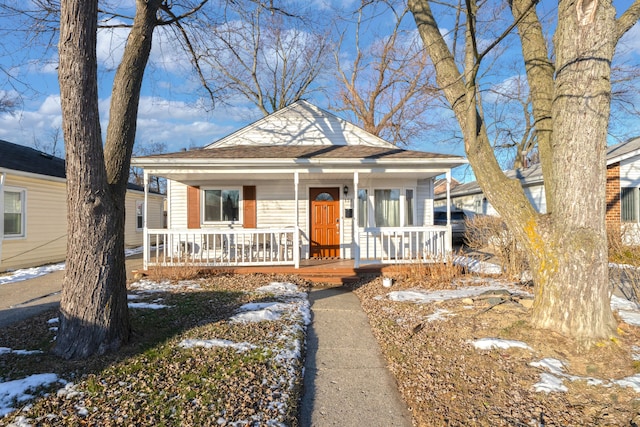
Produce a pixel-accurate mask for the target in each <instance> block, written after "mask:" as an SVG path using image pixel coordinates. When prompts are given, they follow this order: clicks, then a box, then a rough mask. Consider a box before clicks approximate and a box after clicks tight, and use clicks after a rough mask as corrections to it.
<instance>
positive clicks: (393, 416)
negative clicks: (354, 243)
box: [300, 288, 411, 427]
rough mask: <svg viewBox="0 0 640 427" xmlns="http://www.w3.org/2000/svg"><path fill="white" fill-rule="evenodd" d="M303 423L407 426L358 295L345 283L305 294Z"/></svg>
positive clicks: (406, 412) (304, 425) (407, 417)
mask: <svg viewBox="0 0 640 427" xmlns="http://www.w3.org/2000/svg"><path fill="white" fill-rule="evenodd" d="M309 300H310V303H311V311H312V323H311V325H309V330H308V334H307V357H306V361H305V378H304V391H303V398H302V408H301V419H300V425H301V426H302V427H308V426H318V427H320V426H322V427H323V426H343V427H350V426H366V427H377V426H380V427H383V426H411V415H410V413H409V410H408V409H407V407H406V405H405V403H404V401H402V398H401V397H400V393H399V391H398V389H397V386H396V384H395V381H394V379H393V377H392V375H391V373H390V372H389V370H388V369H387V366H386V363H385V360H384V358H383V356H382V353H381V351H380V347H379V346H378V342H377V341H376V339H375V338H374V336H373V333H372V332H371V327H370V326H369V321H368V318H367V316H366V314H365V313H364V311H363V310H362V308H361V306H360V301H359V300H358V298H357V297H356V296H355V295H354V294H353V293H351V292H350V291H349V290H347V289H345V288H326V289H314V290H312V291H311V293H310V294H309Z"/></svg>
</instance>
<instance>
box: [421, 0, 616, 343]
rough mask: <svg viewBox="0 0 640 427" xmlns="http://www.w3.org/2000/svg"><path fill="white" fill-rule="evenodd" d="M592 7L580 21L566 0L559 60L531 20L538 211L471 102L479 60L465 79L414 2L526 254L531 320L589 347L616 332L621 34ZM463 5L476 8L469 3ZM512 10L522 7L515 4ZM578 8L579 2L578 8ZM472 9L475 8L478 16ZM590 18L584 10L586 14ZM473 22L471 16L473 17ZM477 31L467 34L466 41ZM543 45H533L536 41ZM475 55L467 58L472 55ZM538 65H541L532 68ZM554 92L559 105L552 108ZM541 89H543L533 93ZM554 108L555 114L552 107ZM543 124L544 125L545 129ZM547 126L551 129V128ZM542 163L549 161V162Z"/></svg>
mask: <svg viewBox="0 0 640 427" xmlns="http://www.w3.org/2000/svg"><path fill="white" fill-rule="evenodd" d="M602 3H606V4H600V5H599V4H598V2H597V1H594V2H585V4H589V5H596V6H597V13H594V15H593V17H594V19H593V20H590V18H589V16H586V18H585V17H584V16H580V12H581V11H580V10H579V9H576V3H575V2H568V1H567V2H560V6H559V15H558V22H559V24H558V29H557V31H556V38H555V52H556V57H557V64H556V67H555V70H554V71H555V81H554V80H553V79H554V73H553V72H549V66H550V64H551V62H550V61H548V60H546V58H545V60H541V56H540V55H541V53H542V52H544V51H545V50H544V46H542V45H540V43H544V38H543V37H539V35H540V34H541V33H539V31H538V30H537V29H534V28H533V27H532V26H533V25H534V24H537V23H538V19H537V17H536V16H535V14H532V15H528V16H527V17H526V19H525V21H526V25H525V27H526V28H524V27H523V28H520V29H519V31H520V36H521V37H522V36H523V35H526V34H527V31H533V33H530V34H529V36H530V37H528V40H527V42H526V43H523V49H524V50H525V52H524V53H523V57H524V58H525V62H526V64H525V65H526V67H527V76H528V78H529V85H530V91H531V92H532V94H534V93H536V95H535V96H534V95H532V97H534V98H535V99H536V100H535V101H534V103H533V108H534V110H535V109H537V110H538V111H536V112H534V115H535V116H536V118H537V119H536V120H537V121H538V122H537V123H538V124H537V125H538V126H541V129H540V130H541V131H542V133H541V134H540V136H541V137H543V139H545V141H544V142H543V143H542V144H543V145H545V147H541V149H542V150H543V151H544V150H547V149H549V150H550V151H549V152H544V153H541V160H542V162H543V171H544V170H549V169H551V171H552V173H551V174H550V176H549V177H547V175H546V174H545V180H547V179H549V182H546V183H545V186H546V188H547V189H548V191H551V192H552V194H551V197H550V200H551V201H552V206H553V211H552V212H551V214H549V215H540V214H538V213H536V212H535V210H534V209H533V208H532V206H531V203H530V202H529V201H528V200H527V198H526V197H525V196H524V193H523V191H522V188H521V186H520V185H519V183H518V181H517V180H511V179H507V178H506V176H505V175H504V173H503V172H502V171H501V170H500V168H499V167H498V165H497V161H496V159H495V156H494V154H493V152H492V148H491V144H490V141H489V139H488V137H487V133H486V129H485V127H484V121H483V118H482V116H481V114H479V113H478V101H477V100H474V101H473V102H470V101H471V100H473V99H475V82H474V81H472V80H473V79H475V75H474V74H473V73H472V72H471V71H472V70H471V67H475V66H477V63H474V61H472V60H470V59H471V58H472V57H474V58H473V59H474V60H475V61H480V60H481V58H482V55H481V54H478V53H477V52H475V54H473V53H471V54H470V53H469V51H468V53H467V56H466V59H467V64H466V66H465V74H464V75H462V74H461V73H460V71H459V69H458V65H457V64H456V63H455V60H454V56H453V55H452V54H451V52H450V50H449V48H448V47H447V44H446V43H445V41H444V39H443V37H442V35H441V34H440V32H439V27H438V25H437V23H436V21H435V18H434V17H433V14H432V12H431V9H430V7H429V1H428V0H410V1H409V7H410V8H411V10H412V13H413V14H414V18H415V20H416V24H417V26H418V31H419V33H420V36H421V37H422V40H423V42H424V43H425V46H426V47H427V49H428V50H429V55H430V56H431V59H432V62H433V63H434V66H435V67H436V73H437V80H438V84H439V86H440V87H441V88H442V90H443V92H444V94H445V96H446V98H447V100H448V101H449V103H450V104H451V106H452V108H453V111H454V113H455V115H456V118H457V119H458V122H459V124H460V127H461V128H462V131H463V134H464V136H465V150H466V153H467V156H468V158H469V162H470V163H471V166H472V167H473V170H474V172H475V175H476V177H477V179H478V183H479V184H480V187H481V188H482V189H483V191H484V193H485V195H486V196H487V198H488V199H489V201H490V202H491V204H492V205H493V206H494V207H495V208H496V210H497V211H498V212H499V213H500V215H501V216H502V218H503V219H504V221H505V223H506V224H507V226H508V228H509V230H510V231H511V232H512V233H513V234H514V235H515V236H516V238H517V239H518V241H519V243H520V244H521V245H522V247H523V250H524V251H525V253H526V254H527V259H528V261H529V265H530V267H531V269H532V274H533V278H534V283H535V303H534V307H533V312H532V323H533V324H534V325H535V326H537V327H540V328H545V329H551V330H555V331H557V332H559V333H562V334H564V335H567V336H571V337H573V338H575V339H577V340H578V341H579V342H581V343H583V344H590V343H593V342H594V341H596V340H600V339H606V338H609V337H611V336H612V335H614V334H615V326H616V324H615V320H614V318H613V314H612V312H611V307H610V295H609V282H608V263H607V243H606V229H605V212H606V202H605V184H606V158H605V154H606V153H605V149H606V132H607V124H608V119H609V102H610V95H611V87H610V84H609V76H610V64H611V59H612V56H613V51H614V48H615V44H616V41H617V38H616V37H618V34H619V32H617V31H616V22H615V19H614V17H615V10H614V9H613V7H612V6H611V4H610V2H609V3H607V2H602ZM467 4H471V3H470V2H467ZM514 4H515V5H516V6H514V14H515V15H518V13H521V12H520V11H522V10H523V9H524V7H523V4H522V2H514ZM578 4H582V3H581V2H578ZM474 13H475V11H473V13H472V15H473V14H474ZM587 15H588V14H587ZM469 22H471V23H473V17H471V18H469ZM473 37H478V35H476V34H473V33H471V34H470V38H471V39H470V40H468V42H472V41H473V40H472V38H473ZM536 40H537V42H536ZM470 55H471V56H470ZM536 67H540V69H538V70H536V69H535V68H536ZM550 87H552V88H553V94H554V98H553V105H552V106H551V104H550V102H549V96H550ZM538 91H540V93H537V92H538ZM549 108H551V117H549V111H548V109H549ZM540 122H542V124H540ZM550 126H551V131H550ZM544 163H546V165H545V164H544Z"/></svg>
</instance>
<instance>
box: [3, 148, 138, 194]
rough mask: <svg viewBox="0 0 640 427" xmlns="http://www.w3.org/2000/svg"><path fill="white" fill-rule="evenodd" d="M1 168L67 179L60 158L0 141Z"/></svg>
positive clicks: (132, 184) (133, 188) (63, 163)
mask: <svg viewBox="0 0 640 427" xmlns="http://www.w3.org/2000/svg"><path fill="white" fill-rule="evenodd" d="M0 168H5V169H11V170H15V171H20V172H29V173H34V174H37V175H44V176H51V177H54V178H63V179H65V178H66V171H65V161H64V159H61V158H60V157H55V156H52V155H51V154H47V153H43V152H42V151H38V150H36V149H34V148H31V147H26V146H24V145H19V144H14V143H12V142H8V141H4V140H1V139H0ZM127 188H128V189H129V190H137V191H144V187H142V186H140V185H137V184H134V183H132V182H130V183H128V184H127Z"/></svg>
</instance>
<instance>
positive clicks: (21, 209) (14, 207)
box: [4, 189, 26, 238]
mask: <svg viewBox="0 0 640 427" xmlns="http://www.w3.org/2000/svg"><path fill="white" fill-rule="evenodd" d="M25 207H26V191H25V190H13V189H5V191H4V237H5V238H18V237H24V236H25V235H26V233H25V213H26V209H25Z"/></svg>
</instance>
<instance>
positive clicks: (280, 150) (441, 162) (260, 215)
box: [133, 101, 466, 267]
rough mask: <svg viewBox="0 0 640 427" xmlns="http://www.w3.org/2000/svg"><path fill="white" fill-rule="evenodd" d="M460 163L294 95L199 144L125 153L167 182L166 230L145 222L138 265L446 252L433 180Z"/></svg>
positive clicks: (447, 236) (376, 258)
mask: <svg viewBox="0 0 640 427" xmlns="http://www.w3.org/2000/svg"><path fill="white" fill-rule="evenodd" d="M465 163H466V160H465V159H464V158H463V157H460V156H455V155H447V154H434V153H426V152H422V151H410V150H403V149H400V148H398V147H396V146H394V145H392V144H390V143H388V142H386V141H384V140H382V139H380V138H378V137H377V136H374V135H372V134H370V133H368V132H366V131H364V130H363V129H361V128H359V127H357V126H355V125H353V124H352V123H349V122H347V121H345V120H343V119H341V118H339V117H337V116H335V115H333V114H331V113H329V112H327V111H325V110H322V109H320V108H318V107H316V106H314V105H312V104H310V103H308V102H305V101H299V102H296V103H294V104H292V105H290V106H288V107H286V108H283V109H281V110H279V111H277V112H275V113H273V114H271V115H269V116H266V117H264V118H262V119H260V120H258V121H256V122H255V123H253V124H251V125H249V126H246V127H245V128H242V129H240V130H238V131H237V132H234V133H232V134H231V135H229V136H227V137H225V138H222V139H221V140H219V141H217V142H215V143H212V144H210V145H208V146H206V147H204V148H203V149H200V150H191V151H183V152H178V153H171V154H161V155H154V156H147V157H139V158H135V159H133V164H134V165H135V166H138V167H141V168H143V169H144V171H145V176H149V175H154V176H161V177H165V178H167V188H168V191H167V193H168V194H167V200H168V203H167V210H168V226H167V229H166V230H154V229H151V228H146V229H145V233H146V235H147V236H148V238H147V239H146V240H145V245H146V249H145V267H146V266H151V265H182V264H184V263H197V264H198V265H203V266H227V265H247V266H248V265H286V264H290V265H295V266H299V263H300V260H301V259H311V258H340V259H350V260H354V263H355V265H356V266H358V265H359V263H360V262H361V261H362V262H388V263H393V262H407V261H410V260H415V259H432V258H435V257H438V256H443V255H445V254H446V253H447V252H448V251H450V250H451V228H450V227H449V226H436V225H433V195H434V181H435V179H436V177H438V176H441V175H446V176H447V177H448V178H449V179H450V177H451V175H450V173H451V168H453V167H456V166H459V165H462V164H465ZM154 245H155V246H156V247H159V248H162V249H158V250H155V251H153V252H152V251H151V250H150V248H151V247H152V246H154Z"/></svg>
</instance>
